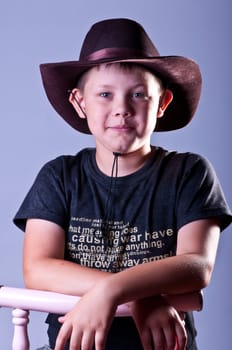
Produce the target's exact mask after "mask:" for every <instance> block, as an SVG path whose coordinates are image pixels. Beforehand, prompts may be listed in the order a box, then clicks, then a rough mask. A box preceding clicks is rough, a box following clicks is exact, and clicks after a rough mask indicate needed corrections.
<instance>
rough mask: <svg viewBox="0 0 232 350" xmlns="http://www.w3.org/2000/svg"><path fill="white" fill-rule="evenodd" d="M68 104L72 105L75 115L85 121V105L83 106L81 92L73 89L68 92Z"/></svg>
mask: <svg viewBox="0 0 232 350" xmlns="http://www.w3.org/2000/svg"><path fill="white" fill-rule="evenodd" d="M69 102H70V103H71V104H72V105H73V107H74V109H75V110H76V112H77V114H78V115H79V116H80V118H82V119H86V118H87V116H86V113H85V105H84V99H83V95H82V93H81V91H80V90H79V89H77V88H75V89H73V90H72V91H71V92H70V95H69Z"/></svg>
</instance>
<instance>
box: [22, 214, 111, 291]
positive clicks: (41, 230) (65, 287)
mask: <svg viewBox="0 0 232 350" xmlns="http://www.w3.org/2000/svg"><path fill="white" fill-rule="evenodd" d="M64 250H65V233H64V230H63V229H62V228H61V227H60V226H58V225H56V224H54V223H52V222H49V221H46V220H40V219H28V220H27V225H26V232H25V236H24V247H23V275H24V281H25V285H26V287H27V288H31V289H39V290H45V291H51V292H57V293H63V294H68V295H77V296H82V295H84V294H85V293H86V292H87V291H89V290H90V289H91V288H92V287H93V286H94V285H95V284H96V282H98V281H99V280H100V279H102V278H105V277H106V276H109V273H107V272H102V271H99V270H97V269H92V268H88V267H85V266H81V265H78V264H75V263H73V262H70V261H67V260H64Z"/></svg>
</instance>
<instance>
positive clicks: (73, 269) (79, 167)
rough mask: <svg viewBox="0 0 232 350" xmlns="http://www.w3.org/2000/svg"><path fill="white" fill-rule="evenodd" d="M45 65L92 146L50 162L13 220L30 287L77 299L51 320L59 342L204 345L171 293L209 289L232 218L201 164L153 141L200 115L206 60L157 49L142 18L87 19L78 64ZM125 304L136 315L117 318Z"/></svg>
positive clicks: (59, 98) (84, 349)
mask: <svg viewBox="0 0 232 350" xmlns="http://www.w3.org/2000/svg"><path fill="white" fill-rule="evenodd" d="M41 73H42V79H43V83H44V88H45V91H46V93H47V96H48V99H49V100H50V102H51V104H52V105H53V107H54V108H55V109H56V111H57V112H58V113H59V114H60V115H61V116H62V117H63V118H64V120H65V121H66V122H68V123H69V124H70V125H71V126H72V127H74V128H75V129H76V130H78V131H80V132H82V133H87V134H88V133H91V134H92V135H93V137H94V140H95V143H96V149H84V150H82V151H80V152H79V153H78V154H77V155H75V156H61V157H58V158H57V159H55V160H53V161H50V162H48V163H47V164H46V165H45V166H44V167H43V168H42V170H41V171H40V173H39V175H38V176H37V178H36V180H35V183H34V184H33V186H32V188H31V189H30V191H29V193H28V194H27V196H26V198H25V200H24V202H23V204H22V205H21V207H20V209H19V211H18V213H17V214H16V216H15V218H14V221H15V223H16V224H17V225H18V226H19V227H20V228H21V229H23V230H25V243H24V261H23V263H24V278H25V284H26V286H27V287H28V288H35V289H42V290H49V291H55V292H60V293H66V294H71V295H77V296H82V298H81V301H80V302H78V303H77V304H76V306H75V307H74V308H73V309H72V310H71V311H70V312H69V313H68V314H67V315H65V316H61V317H59V316H57V315H49V316H48V318H47V323H48V324H49V328H48V334H49V341H50V347H51V348H52V349H55V350H61V349H72V350H74V349H75V350H79V349H81V350H91V349H92V348H93V347H94V348H95V349H96V350H103V349H107V350H113V349H117V350H119V349H124V350H125V349H127V350H128V349H133V350H141V349H146V350H150V349H156V350H158V349H166V350H168V349H179V350H183V349H185V348H187V349H191V350H193V349H197V346H196V342H195V335H196V333H195V329H194V323H193V318H192V314H191V313H186V314H185V315H183V313H178V312H177V310H176V309H175V308H174V307H173V306H171V305H169V303H168V302H167V300H166V298H165V295H180V294H187V293H191V292H194V291H199V290H201V289H202V288H204V287H206V286H207V285H208V283H209V281H210V278H211V274H212V270H213V266H214V262H215V256H216V252H217V246H218V240H219V235H220V231H222V230H223V229H224V228H226V227H227V226H228V225H229V224H230V223H231V218H232V216H231V213H230V210H229V208H228V206H227V204H226V201H225V199H224V196H223V193H222V190H221V188H220V184H219V182H218V180H217V178H216V175H215V173H214V171H213V169H212V167H211V166H210V164H209V163H208V162H207V161H206V160H205V159H204V158H202V157H201V156H199V155H196V154H192V153H177V152H169V151H166V150H164V149H162V148H160V147H155V146H151V143H150V142H151V135H152V133H153V131H154V130H156V131H168V130H174V129H178V128H182V127H184V126H185V125H187V124H188V123H189V122H190V120H191V119H192V117H193V115H194V113H195V110H196V108H197V105H198V101H199V97H200V90H201V74H200V71H199V68H198V65H197V64H196V63H195V62H194V61H192V60H190V59H188V58H184V57H180V56H167V57H165V56H163V57H161V56H160V55H159V53H158V51H157V49H156V48H155V46H154V45H153V43H152V42H151V40H150V39H149V37H148V35H147V34H146V32H145V31H144V29H143V28H142V27H141V26H140V25H139V24H138V23H136V22H134V21H132V20H129V19H110V20H104V21H101V22H98V23H96V24H95V25H93V26H92V28H91V29H90V31H89V32H88V34H87V36H86V38H85V40H84V43H83V46H82V50H81V54H80V59H79V61H72V62H62V63H50V64H42V65H41ZM123 303H127V304H128V308H129V310H130V313H131V317H114V315H115V310H116V308H117V306H118V305H120V304H123ZM183 319H184V321H183ZM186 342H187V345H186Z"/></svg>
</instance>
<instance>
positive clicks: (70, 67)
mask: <svg viewBox="0 0 232 350" xmlns="http://www.w3.org/2000/svg"><path fill="white" fill-rule="evenodd" d="M108 62H111V63H116V62H131V63H135V64H139V65H141V66H143V67H145V68H147V69H148V70H150V71H151V72H153V73H154V74H155V75H156V76H157V77H159V78H160V79H161V80H162V81H163V82H164V83H165V84H166V86H167V87H168V88H169V89H170V90H171V91H172V93H173V101H172V103H171V104H170V105H169V107H168V108H167V110H166V111H165V113H164V116H163V118H159V119H158V120H157V124H156V128H155V130H156V131H169V130H175V129H180V128H182V127H184V126H185V125H187V124H188V123H189V122H190V120H191V119H192V117H193V115H194V113H195V111H196V108H197V105H198V102H199V98H200V93H201V73H200V70H199V67H198V65H197V64H196V63H195V62H194V61H193V60H191V59H189V58H186V57H181V56H160V54H159V52H158V50H157V49H156V47H155V46H154V44H153V43H152V41H151V40H150V38H149V37H148V35H147V33H146V32H145V31H144V29H143V27H142V26H141V25H140V24H139V23H137V22H135V21H133V20H130V19H125V18H122V19H121V18H119V19H108V20H103V21H100V22H98V23H95V24H94V25H93V26H92V27H91V28H90V30H89V32H88V33H87V35H86V37H85V40H84V42H83V46H82V49H81V52H80V57H79V60H78V61H68V62H58V63H45V64H41V65H40V70H41V75H42V80H43V84H44V88H45V91H46V94H47V97H48V99H49V101H50V103H51V104H52V106H53V107H54V108H55V110H56V111H57V112H58V113H59V114H60V115H61V117H62V118H63V119H64V120H65V121H66V122H67V123H69V124H70V125H71V126H72V127H73V128H74V129H76V130H78V131H80V132H83V133H86V134H90V133H91V132H90V130H89V128H88V124H87V121H86V119H81V118H80V117H79V118H78V115H77V113H76V111H75V110H74V108H73V106H72V105H71V104H70V102H69V100H68V96H69V93H70V90H72V89H73V88H74V87H76V84H77V81H78V78H79V77H80V75H81V74H82V73H84V72H85V71H87V70H88V69H90V68H92V67H94V66H97V65H99V64H101V63H108Z"/></svg>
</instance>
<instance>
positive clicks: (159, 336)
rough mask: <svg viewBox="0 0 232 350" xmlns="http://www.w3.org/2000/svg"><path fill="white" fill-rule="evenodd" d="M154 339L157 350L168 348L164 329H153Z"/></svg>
mask: <svg viewBox="0 0 232 350" xmlns="http://www.w3.org/2000/svg"><path fill="white" fill-rule="evenodd" d="M152 339H153V340H152V341H153V344H154V348H155V349H156V350H164V349H166V348H165V347H166V340H165V335H164V332H163V329H161V328H158V327H156V328H155V329H153V330H152Z"/></svg>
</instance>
